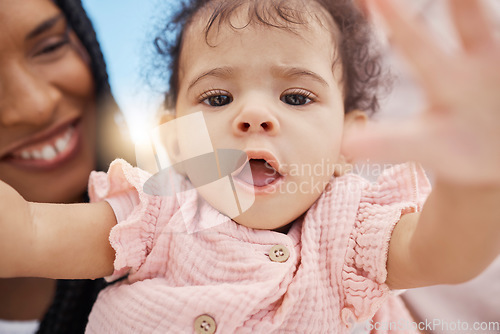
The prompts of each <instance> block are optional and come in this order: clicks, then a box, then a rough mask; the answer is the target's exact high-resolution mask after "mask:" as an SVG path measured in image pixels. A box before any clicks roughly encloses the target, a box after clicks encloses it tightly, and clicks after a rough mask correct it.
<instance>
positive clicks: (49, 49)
mask: <svg viewBox="0 0 500 334" xmlns="http://www.w3.org/2000/svg"><path fill="white" fill-rule="evenodd" d="M68 43H69V41H68V40H61V41H59V42H57V43H53V44H49V45H47V46H46V47H44V48H43V49H42V50H40V51H38V52H37V53H36V55H42V54H46V53H51V52H55V51H57V50H59V49H60V48H62V47H63V46H65V45H67V44H68Z"/></svg>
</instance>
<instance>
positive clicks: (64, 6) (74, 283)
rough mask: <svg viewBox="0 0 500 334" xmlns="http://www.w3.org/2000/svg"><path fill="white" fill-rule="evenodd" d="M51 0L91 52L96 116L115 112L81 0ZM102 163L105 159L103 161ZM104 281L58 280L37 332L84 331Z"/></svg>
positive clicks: (102, 59) (115, 107)
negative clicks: (96, 107)
mask: <svg viewBox="0 0 500 334" xmlns="http://www.w3.org/2000/svg"><path fill="white" fill-rule="evenodd" d="M54 3H55V4H56V5H57V6H58V7H59V8H60V9H61V11H62V12H63V13H64V15H65V17H66V19H67V21H68V24H69V26H70V28H71V29H72V30H73V31H74V32H75V33H76V35H77V36H78V38H79V39H80V41H81V42H82V44H83V46H84V47H85V49H86V50H87V52H88V54H89V56H90V59H91V64H90V67H91V71H92V74H93V77H94V83H95V87H96V99H97V105H98V116H99V117H98V120H99V119H102V118H101V116H102V115H103V114H105V113H109V112H116V111H117V110H118V107H117V106H116V103H115V102H114V100H113V98H112V96H111V89H110V86H109V83H108V75H107V72H106V65H105V62H104V57H103V55H102V52H101V49H100V47H99V43H98V41H97V37H96V33H95V31H94V28H93V27H92V24H91V22H90V20H89V18H88V17H87V14H86V13H85V10H84V8H83V6H82V3H81V0H54ZM104 101H106V103H105V104H106V108H102V109H101V108H99V106H101V105H102V104H103V103H104ZM110 105H111V108H112V109H111V110H110V109H109V107H110ZM113 107H114V108H113ZM101 161H102V160H101ZM105 164H106V162H104V163H103V165H105ZM87 200H88V199H87ZM105 285H106V283H105V282H104V280H103V279H98V280H58V281H57V285H56V293H55V296H54V299H53V302H52V304H51V306H50V307H49V309H48V310H47V313H46V314H45V316H44V318H43V319H42V321H41V323H40V327H39V329H38V332H37V333H39V334H78V333H84V332H85V327H86V325H87V320H88V315H89V313H90V310H91V309H92V305H93V304H94V302H95V300H96V298H97V294H98V293H99V291H101V290H102V289H103V288H104V286H105Z"/></svg>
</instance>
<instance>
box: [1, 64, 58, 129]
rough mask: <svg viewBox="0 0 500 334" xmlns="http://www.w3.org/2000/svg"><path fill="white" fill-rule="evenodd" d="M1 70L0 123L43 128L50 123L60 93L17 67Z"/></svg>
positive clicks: (17, 65)
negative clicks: (42, 126)
mask: <svg viewBox="0 0 500 334" xmlns="http://www.w3.org/2000/svg"><path fill="white" fill-rule="evenodd" d="M10 65H11V66H9V67H8V68H5V67H4V70H3V71H1V70H0V124H1V125H3V126H5V127H11V126H15V125H19V124H31V125H43V124H46V123H47V122H50V120H51V119H52V117H53V115H54V112H55V110H56V108H57V105H58V103H59V101H60V100H61V92H60V91H59V90H58V89H57V88H56V87H54V86H53V85H52V84H51V83H50V82H49V81H48V80H47V79H45V78H43V77H41V76H40V75H38V74H37V73H32V72H31V71H30V70H29V69H27V68H24V67H23V66H22V65H20V64H10Z"/></svg>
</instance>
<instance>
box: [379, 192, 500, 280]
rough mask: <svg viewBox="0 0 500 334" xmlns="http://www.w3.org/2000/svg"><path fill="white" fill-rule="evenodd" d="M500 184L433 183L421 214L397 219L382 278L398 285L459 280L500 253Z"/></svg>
mask: <svg viewBox="0 0 500 334" xmlns="http://www.w3.org/2000/svg"><path fill="white" fill-rule="evenodd" d="M499 203H500V187H493V186H492V187H459V186H452V185H446V184H442V183H439V182H438V183H436V185H435V187H434V189H433V192H432V193H431V195H430V196H429V198H428V200H427V201H426V203H425V205H424V208H423V210H422V212H421V213H420V214H409V215H406V216H403V217H402V219H401V220H400V222H399V223H398V224H397V225H396V227H395V229H394V232H393V235H392V238H391V242H390V246H389V257H388V262H387V271H388V277H387V284H388V285H389V286H390V287H391V288H395V289H403V288H413V287H419V286H427V285H434V284H454V283H462V282H465V281H467V280H469V279H472V278H473V277H475V276H477V275H478V274H479V273H481V272H482V271H483V270H484V269H485V268H486V267H487V266H488V265H489V264H490V263H491V262H492V261H493V260H494V259H495V258H496V257H497V256H498V254H500V205H499Z"/></svg>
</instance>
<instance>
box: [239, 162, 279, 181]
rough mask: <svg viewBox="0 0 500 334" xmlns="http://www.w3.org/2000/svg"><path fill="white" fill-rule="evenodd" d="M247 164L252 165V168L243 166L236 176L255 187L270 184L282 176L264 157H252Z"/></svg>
mask: <svg viewBox="0 0 500 334" xmlns="http://www.w3.org/2000/svg"><path fill="white" fill-rule="evenodd" d="M247 164H248V165H250V168H243V169H242V171H241V172H240V173H239V174H238V175H237V176H236V177H237V178H238V179H240V180H241V181H243V182H245V183H247V184H250V185H253V186H255V187H265V186H268V185H270V184H273V183H274V182H276V181H277V180H278V179H280V178H281V177H282V175H281V174H280V173H279V172H278V171H277V170H276V169H274V168H273V166H271V164H270V163H269V162H267V161H266V160H264V159H250V160H249V161H248V162H247Z"/></svg>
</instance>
